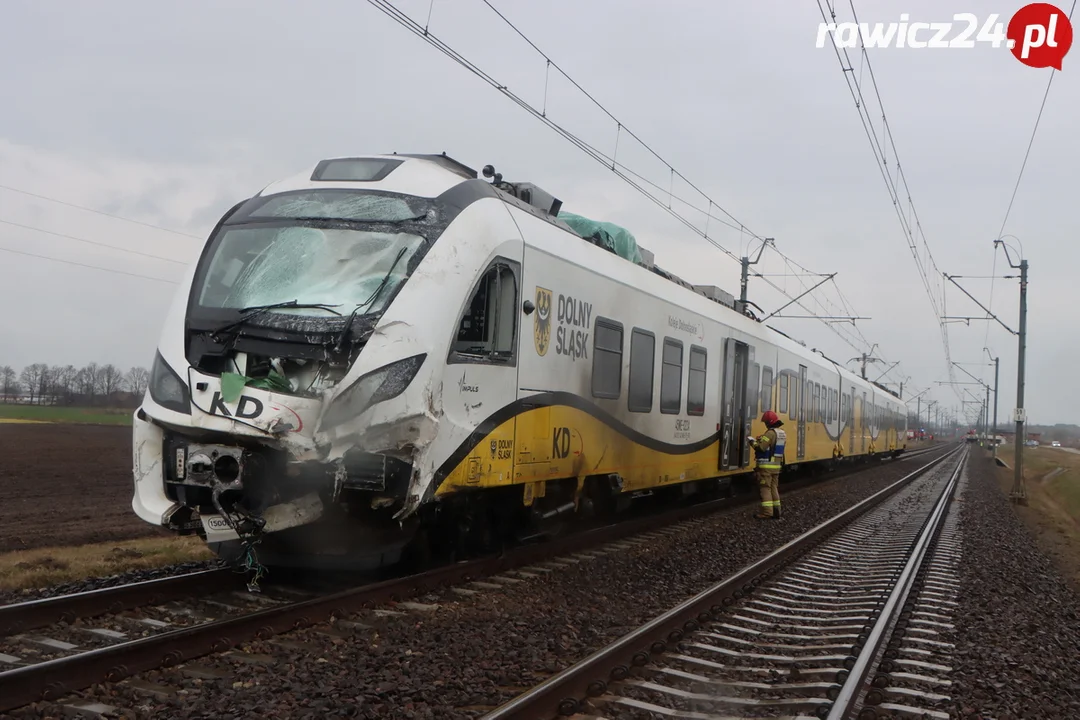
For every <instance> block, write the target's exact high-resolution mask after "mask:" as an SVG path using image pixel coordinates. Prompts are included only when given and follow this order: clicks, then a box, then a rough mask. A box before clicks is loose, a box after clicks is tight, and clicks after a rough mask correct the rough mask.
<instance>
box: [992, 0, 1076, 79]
mask: <svg viewBox="0 0 1080 720" xmlns="http://www.w3.org/2000/svg"><path fill="white" fill-rule="evenodd" d="M1006 37H1008V39H1009V49H1010V50H1011V51H1012V54H1013V56H1015V57H1016V59H1017V60H1019V61H1020V62H1022V63H1024V64H1025V65H1027V66H1029V67H1034V68H1045V67H1052V68H1055V69H1057V70H1060V69H1061V61H1062V60H1063V59H1064V58H1065V55H1066V54H1067V53H1068V52H1069V48H1071V47H1072V41H1073V30H1072V23H1071V22H1070V21H1069V16H1068V15H1066V14H1065V13H1063V12H1062V11H1061V9H1060V8H1057V7H1055V6H1054V5H1051V4H1050V3H1032V4H1030V5H1025V6H1024V7H1022V8H1020V9H1019V10H1017V11H1016V14H1015V15H1013V17H1012V20H1010V21H1009V29H1008V31H1007V32H1006Z"/></svg>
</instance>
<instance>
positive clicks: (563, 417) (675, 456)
mask: <svg viewBox="0 0 1080 720" xmlns="http://www.w3.org/2000/svg"><path fill="white" fill-rule="evenodd" d="M683 422H686V421H685V420H683ZM692 422H697V423H701V422H704V420H703V419H698V418H695V419H693V420H692ZM785 424H786V425H787V427H789V428H790V429H789V430H788V432H789V442H788V445H787V448H786V452H785V462H786V463H787V464H789V465H790V464H793V463H796V462H798V463H807V462H815V461H819V460H830V459H833V458H835V457H836V456H837V453H836V449H837V444H838V443H837V441H836V440H834V439H832V438H830V437H829V436H828V433H827V432H826V431H825V428H824V427H823V426H821V425H818V424H812V423H807V427H806V439H805V454H804V457H802V458H798V457H797V449H796V442H795V440H796V438H795V435H796V432H795V423H794V422H790V424H788V423H785ZM674 426H675V423H674V418H673V419H672V427H673V430H672V435H673V436H674V433H675V431H674ZM751 431H752V432H751V434H752V435H754V436H756V435H758V434H760V433H761V432H764V431H765V426H764V425H763V424H762V423H761V422H759V421H756V420H755V421H754V423H753V424H752V427H751ZM851 432H852V431H851V429H850V428H849V429H847V430H846V431H845V432H844V433H843V436H842V438H841V440H840V443H839V444H840V446H841V447H846V446H847V444H848V442H847V441H848V438H849V437H850V435H851ZM882 434H886V435H889V436H890V437H888V438H887V439H886V438H882V437H880V436H879V442H880V441H881V440H885V442H884V443H880V444H882V445H884V446H885V447H888V448H890V449H892V448H895V447H896V443H895V438H894V437H891V436H894V435H895V433H894V432H892V431H890V432H889V433H884V431H883V433H882ZM673 439H674V438H673ZM859 440H860V438H859V436H858V435H856V437H855V448H854V449H855V452H854V453H845V454H846V455H847V456H849V457H850V456H856V455H862V454H872V453H873V452H874V449H876V448H875V444H877V443H874V441H873V440H872V439H871V438H870V437H869V434H867V436H866V444H865V446H863V447H865V450H862V448H861V447H860V445H861V443H860V442H859ZM650 444H653V445H656V446H663V445H665V444H667V445H669V446H671V445H672V441H661V440H656V441H650ZM688 444H690V443H688ZM732 445H733V446H732V448H731V452H732V453H733V457H737V453H738V452H739V448H738V447H737V446H736V444H735V443H734V442H733V443H732ZM676 446H677V445H676ZM866 451H869V453H867V452H866ZM747 452H749V450H747ZM719 453H720V443H719V442H717V441H715V440H714V441H713V442H710V443H709V444H708V445H706V446H705V447H704V448H702V449H699V450H696V451H693V452H675V451H667V450H663V449H657V448H655V447H648V446H647V445H645V444H643V443H639V442H637V441H635V440H634V439H632V438H630V437H628V436H627V435H625V434H623V433H622V432H620V430H618V429H616V428H614V427H612V426H611V425H609V424H608V423H606V422H604V421H603V420H602V419H600V418H597V417H595V416H593V415H592V414H590V413H588V412H585V411H583V410H581V409H579V408H575V407H569V406H566V405H552V406H548V407H541V408H532V409H529V410H525V411H523V412H522V413H520V414H518V415H516V416H515V417H512V418H510V419H509V420H506V421H505V422H503V423H502V424H501V425H499V426H498V427H496V428H495V429H494V430H493V431H492V432H490V433H489V434H488V435H486V436H485V437H484V438H483V440H481V441H480V442H479V443H477V445H476V446H475V447H474V448H472V450H471V451H470V452H469V454H468V455H467V456H466V457H465V458H463V459H462V460H461V462H459V463H458V464H457V466H456V467H454V468H453V470H451V471H450V472H449V473H448V474H447V476H446V478H445V480H443V482H442V483H441V484H440V486H439V488H438V490H437V491H436V495H446V494H448V493H452V492H455V491H459V490H464V489H469V490H473V489H481V488H493V487H502V486H506V485H514V484H523V483H537V482H545V481H548V480H562V479H566V478H578V479H584V478H586V477H588V476H590V475H607V474H618V475H619V476H621V477H622V479H623V492H634V491H638V490H648V489H651V488H656V487H662V486H665V485H670V484H674V483H680V482H685V481H689V480H697V479H701V478H714V477H726V476H731V475H738V474H740V473H745V472H748V471H749V470H751V469H753V466H754V464H753V462H752V461H751V463H750V465H749V466H748V467H743V468H738V469H735V470H723V471H720V470H718V469H717V468H718V465H719ZM542 493H543V491H542V490H540V492H539V493H538V494H542Z"/></svg>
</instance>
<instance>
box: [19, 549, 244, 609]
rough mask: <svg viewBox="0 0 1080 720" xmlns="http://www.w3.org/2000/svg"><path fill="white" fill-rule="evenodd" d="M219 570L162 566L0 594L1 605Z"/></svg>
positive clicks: (210, 563)
mask: <svg viewBox="0 0 1080 720" xmlns="http://www.w3.org/2000/svg"><path fill="white" fill-rule="evenodd" d="M219 567H223V565H222V563H220V562H219V561H218V560H205V561H201V562H186V563H176V564H174V565H165V566H163V567H158V568H143V569H139V570H129V571H127V572H122V573H117V574H115V575H106V576H103V577H93V578H86V579H85V580H75V581H72V582H66V583H58V584H56V585H49V586H47V587H40V588H25V589H22V590H8V591H0V605H10V604H12V603H20V602H27V601H29V600H38V599H43V598H50V597H57V596H59V595H71V594H73V593H80V592H89V591H91V590H101V589H104V588H110V587H115V586H117V585H127V584H128V583H135V582H145V581H147V580H160V579H161V578H167V577H172V576H174V575H184V574H186V573H193V572H199V571H202V570H213V569H215V568H219Z"/></svg>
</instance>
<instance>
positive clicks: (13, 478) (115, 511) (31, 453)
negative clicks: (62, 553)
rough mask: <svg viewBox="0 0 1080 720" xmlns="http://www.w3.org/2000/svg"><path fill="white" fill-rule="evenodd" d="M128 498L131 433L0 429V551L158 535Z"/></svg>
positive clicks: (89, 429)
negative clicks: (136, 511) (133, 508)
mask: <svg viewBox="0 0 1080 720" xmlns="http://www.w3.org/2000/svg"><path fill="white" fill-rule="evenodd" d="M131 494H132V476H131V428H129V427H108V426H97V425H59V424H56V425H53V424H21V423H10V424H9V423H2V424H0V552H7V551H11V550H25V549H28V548H38V547H51V546H59V545H82V544H85V543H92V542H105V541H111V540H124V539H128V538H137V537H146V536H153V535H160V534H161V533H162V532H163V531H161V530H157V529H155V527H154V526H151V525H148V524H147V523H145V522H143V521H142V520H140V519H139V518H138V516H136V515H135V512H134V511H133V510H132V509H131Z"/></svg>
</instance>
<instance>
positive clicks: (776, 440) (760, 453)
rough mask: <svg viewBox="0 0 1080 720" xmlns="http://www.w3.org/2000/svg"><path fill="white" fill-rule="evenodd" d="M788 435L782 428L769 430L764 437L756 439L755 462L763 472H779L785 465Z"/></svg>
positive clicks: (754, 441)
mask: <svg viewBox="0 0 1080 720" xmlns="http://www.w3.org/2000/svg"><path fill="white" fill-rule="evenodd" d="M786 443H787V433H785V432H784V430H783V429H782V428H769V429H768V430H766V431H765V433H764V434H763V435H761V436H760V437H758V438H756V439H754V440H753V441H752V443H751V447H753V448H754V460H755V461H756V463H757V466H758V467H759V468H761V469H762V470H772V471H775V472H779V471H780V468H781V466H783V464H784V446H785V444H786Z"/></svg>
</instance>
